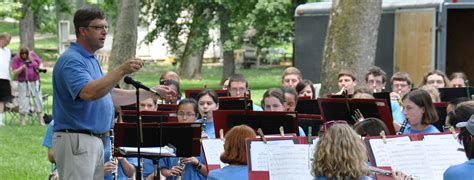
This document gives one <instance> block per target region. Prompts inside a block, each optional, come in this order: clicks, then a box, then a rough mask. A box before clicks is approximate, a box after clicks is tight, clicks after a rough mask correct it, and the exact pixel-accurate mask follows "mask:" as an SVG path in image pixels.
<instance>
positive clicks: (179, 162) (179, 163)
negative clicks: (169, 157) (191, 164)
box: [176, 157, 186, 180]
mask: <svg viewBox="0 0 474 180" xmlns="http://www.w3.org/2000/svg"><path fill="white" fill-rule="evenodd" d="M183 160H184V158H183V157H179V160H178V167H180V168H181V169H182V170H183V172H182V173H179V174H178V175H177V176H176V180H182V179H183V175H184V168H185V166H186V164H184V162H183Z"/></svg>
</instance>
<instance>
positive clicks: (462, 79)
mask: <svg viewBox="0 0 474 180" xmlns="http://www.w3.org/2000/svg"><path fill="white" fill-rule="evenodd" d="M449 79H450V81H451V87H453V88H463V87H466V80H467V76H466V74H464V73H463V72H453V73H452V74H451V76H449Z"/></svg>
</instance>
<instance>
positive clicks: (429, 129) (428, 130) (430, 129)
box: [403, 124, 439, 134]
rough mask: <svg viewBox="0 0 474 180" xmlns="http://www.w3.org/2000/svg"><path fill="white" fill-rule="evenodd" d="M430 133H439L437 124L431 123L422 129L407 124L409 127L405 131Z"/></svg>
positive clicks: (409, 132)
mask: <svg viewBox="0 0 474 180" xmlns="http://www.w3.org/2000/svg"><path fill="white" fill-rule="evenodd" d="M429 133H439V130H438V129H437V128H436V127H435V126H433V125H431V124H430V125H429V126H428V127H426V128H425V129H423V130H422V131H420V130H416V129H412V128H411V126H410V125H407V127H406V128H405V130H404V131H403V134H429Z"/></svg>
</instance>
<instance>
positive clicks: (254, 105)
mask: <svg viewBox="0 0 474 180" xmlns="http://www.w3.org/2000/svg"><path fill="white" fill-rule="evenodd" d="M252 109H253V111H263V109H262V107H260V106H257V105H256V104H252Z"/></svg>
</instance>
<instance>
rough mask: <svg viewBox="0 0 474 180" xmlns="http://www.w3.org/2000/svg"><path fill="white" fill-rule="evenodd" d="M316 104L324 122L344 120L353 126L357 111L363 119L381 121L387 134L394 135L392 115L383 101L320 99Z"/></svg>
mask: <svg viewBox="0 0 474 180" xmlns="http://www.w3.org/2000/svg"><path fill="white" fill-rule="evenodd" d="M318 103H319V108H321V115H322V118H323V121H324V122H326V121H332V120H345V121H347V122H348V124H351V125H354V124H355V123H356V121H355V120H354V118H353V116H354V114H355V111H356V110H359V111H360V112H361V113H362V114H363V116H364V117H365V118H369V117H374V118H379V119H381V120H382V121H383V122H384V123H385V125H386V126H387V128H388V129H389V131H390V132H389V133H388V134H395V129H394V127H393V119H392V113H391V112H390V110H389V106H388V104H387V102H386V101H385V100H384V99H338V98H320V99H318Z"/></svg>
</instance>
